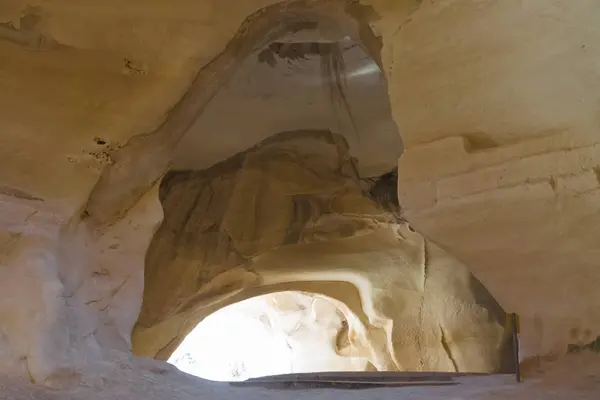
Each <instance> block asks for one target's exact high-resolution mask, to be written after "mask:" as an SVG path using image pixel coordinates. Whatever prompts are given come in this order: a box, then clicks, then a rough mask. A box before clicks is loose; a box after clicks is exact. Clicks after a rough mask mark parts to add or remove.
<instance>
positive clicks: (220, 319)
mask: <svg viewBox="0 0 600 400" xmlns="http://www.w3.org/2000/svg"><path fill="white" fill-rule="evenodd" d="M350 320H352V318H350ZM349 324H350V322H349V321H348V319H347V317H346V315H345V314H344V312H343V310H340V309H339V308H337V307H336V304H335V301H332V299H330V298H328V297H326V296H323V295H318V294H313V293H306V292H293V291H286V292H274V293H270V294H266V295H262V296H257V297H253V298H250V299H247V300H244V301H241V302H239V303H235V304H232V305H229V306H227V307H224V308H222V309H220V310H219V311H217V312H215V313H213V314H211V315H209V316H208V317H206V319H204V320H203V321H202V322H200V323H199V324H198V325H197V326H196V327H195V328H194V329H193V330H192V331H191V332H190V333H189V335H188V336H187V337H186V338H185V339H184V340H183V341H182V343H181V344H180V345H179V347H178V348H177V349H176V350H175V351H174V352H173V354H172V355H171V357H170V358H169V360H168V361H169V362H170V363H171V364H173V365H175V366H176V367H178V368H179V369H181V370H182V371H184V372H187V373H190V374H192V375H195V376H198V377H200V378H204V379H210V380H216V381H238V380H246V379H249V378H256V377H262V376H269V375H281V374H290V373H305V372H321V371H364V370H365V369H367V366H368V364H369V361H368V360H367V358H366V357H361V356H360V354H359V350H358V349H357V348H355V347H354V346H353V345H352V343H351V340H350V337H349V333H350V330H349ZM207 361H210V362H207Z"/></svg>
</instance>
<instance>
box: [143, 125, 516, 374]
mask: <svg viewBox="0 0 600 400" xmlns="http://www.w3.org/2000/svg"><path fill="white" fill-rule="evenodd" d="M390 190H392V191H393V190H395V186H391V187H390ZM161 197H162V199H161V200H162V203H163V207H164V209H165V219H164V221H163V224H162V225H161V227H160V228H159V230H158V231H157V233H156V235H155V236H154V239H153V241H152V244H151V245H150V249H149V252H148V256H147V260H146V272H145V291H144V302H143V305H142V311H141V314H140V319H139V320H138V323H137V326H136V329H135V331H134V335H133V344H134V351H136V352H137V353H138V354H144V355H149V356H157V357H159V358H167V357H169V355H170V354H171V352H172V351H173V350H174V349H175V347H176V346H177V345H178V343H179V342H180V341H181V340H182V339H183V337H184V336H185V334H187V332H189V330H191V329H192V328H193V327H194V326H195V324H196V323H197V322H199V321H200V320H201V319H202V317H203V316H206V315H207V314H209V313H210V312H212V311H214V310H216V309H218V308H220V307H223V306H225V305H227V304H231V303H232V302H234V301H239V300H241V299H243V298H248V297H251V296H252V295H255V294H256V293H259V292H260V291H261V290H273V289H272V288H276V287H277V286H276V285H286V286H287V287H289V288H298V289H299V290H303V291H306V292H313V293H317V294H324V295H327V296H330V297H332V298H333V299H336V300H338V301H341V302H342V303H343V304H344V305H345V307H346V309H347V313H349V314H350V313H352V314H353V315H354V316H356V317H354V318H349V321H350V329H351V330H352V332H353V334H354V335H356V341H357V342H358V343H357V344H356V346H358V347H360V348H361V350H362V352H361V354H360V355H361V356H364V357H367V358H368V359H369V361H370V362H371V363H372V364H373V365H374V366H375V367H376V368H377V369H379V370H439V371H469V372H491V371H510V370H511V368H512V365H511V361H510V360H511V359H512V353H511V346H510V342H511V341H510V340H508V339H509V338H508V337H507V333H508V331H507V329H506V327H505V326H504V324H505V314H504V312H503V311H502V309H501V308H500V307H499V306H498V305H497V303H495V301H494V300H493V298H492V297H491V296H490V295H489V293H488V292H487V291H486V289H485V288H484V287H483V286H482V285H481V284H480V283H479V282H478V281H477V280H476V279H475V278H474V277H473V276H472V275H471V274H470V273H469V272H468V270H467V269H466V268H465V267H464V266H463V265H462V264H460V263H459V262H458V261H456V260H455V259H453V258H452V257H450V256H448V255H447V254H446V253H445V252H443V251H442V250H441V249H439V248H438V247H437V246H436V245H435V244H433V243H429V242H427V241H426V240H425V239H424V238H423V237H422V236H421V235H420V234H419V233H417V232H415V231H414V230H412V228H410V226H409V225H408V224H407V223H405V222H402V221H401V220H400V215H399V209H397V208H396V209H395V210H394V209H385V208H383V207H382V205H381V204H379V203H378V202H377V201H375V200H374V198H373V196H372V195H370V193H369V192H365V191H364V190H363V189H362V187H361V185H360V182H359V179H358V176H357V174H356V169H355V168H354V166H353V164H352V162H351V159H350V157H349V156H348V149H347V147H346V146H345V142H344V141H343V140H342V139H341V138H340V137H338V136H336V135H331V134H327V133H326V132H308V133H302V132H296V133H285V134H281V135H278V136H274V137H273V138H271V139H269V140H268V141H267V142H263V143H261V144H259V145H258V146H256V147H255V148H253V149H251V150H249V151H247V152H246V153H243V154H240V155H239V156H236V157H235V158H233V159H230V160H228V161H226V162H223V163H221V164H218V165H216V166H214V167H212V168H210V169H208V170H207V171H204V172H187V173H186V172H174V173H171V174H169V175H168V176H167V177H166V178H165V181H164V182H163V184H162V187H161ZM315 281H318V282H327V283H328V284H329V286H328V288H327V289H326V291H324V292H320V290H323V289H322V288H319V287H318V286H315V288H314V289H311V286H312V285H313V284H314V282H315ZM337 282H341V283H349V284H351V286H350V287H348V286H346V285H343V284H339V283H337ZM338 286H339V289H338ZM270 288H271V289H270ZM346 288H347V289H346ZM344 289H346V290H344ZM348 289H350V290H348ZM352 289H353V290H352ZM357 296H358V297H359V299H358V301H357Z"/></svg>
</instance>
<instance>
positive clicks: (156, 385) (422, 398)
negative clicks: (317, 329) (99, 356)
mask: <svg viewBox="0 0 600 400" xmlns="http://www.w3.org/2000/svg"><path fill="white" fill-rule="evenodd" d="M544 369H545V370H544V372H543V373H542V374H538V376H536V377H530V378H528V379H527V380H526V381H525V382H524V383H522V384H517V383H516V382H515V381H514V380H513V379H512V378H511V377H506V376H492V377H468V378H464V379H461V380H460V382H461V384H460V385H456V386H450V387H449V386H446V387H429V388H381V389H366V390H339V389H310V390H272V389H264V388H253V387H246V388H244V387H234V386H230V385H229V384H226V383H216V382H209V381H203V380H200V379H198V378H195V377H192V376H190V375H186V374H183V373H180V372H178V371H177V370H176V369H174V368H173V367H170V366H168V365H165V364H163V363H158V362H154V361H152V360H143V359H136V358H121V359H119V360H117V361H114V360H113V361H110V362H106V363H104V364H102V365H101V366H99V367H98V368H97V374H96V376H95V377H94V378H90V379H87V380H85V381H83V382H81V384H80V385H79V386H78V387H76V388H73V389H70V390H50V389H46V388H43V387H40V386H34V385H31V384H29V383H27V382H24V381H18V380H14V379H8V378H4V379H2V378H0V399H2V400H4V399H7V400H8V399H10V400H34V399H35V400H59V399H60V400H71V399H72V400H109V399H110V400H113V399H140V400H158V399H161V400H162V399H169V400H188V399H189V400H191V399H194V400H197V399H211V400H212V399H215V400H216V399H228V400H229V399H237V398H239V399H244V400H259V399H260V400H270V399H281V398H283V397H285V398H286V399H290V400H291V399H303V400H326V399H330V398H332V397H338V398H341V397H342V396H343V399H344V400H359V399H360V400H363V399H365V398H369V399H372V400H383V399H415V400H417V399H418V400H429V399H432V398H443V399H485V400H493V399H528V400H529V399H544V400H546V399H568V400H576V399H594V400H597V399H600V356H598V355H594V354H591V353H590V354H580V355H577V356H567V357H564V358H563V359H562V360H560V361H558V362H556V363H554V364H551V365H546V366H545V368H544Z"/></svg>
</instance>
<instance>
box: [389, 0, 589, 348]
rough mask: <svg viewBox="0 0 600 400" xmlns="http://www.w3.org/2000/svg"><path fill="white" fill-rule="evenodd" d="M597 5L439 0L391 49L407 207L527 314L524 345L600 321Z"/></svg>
mask: <svg viewBox="0 0 600 400" xmlns="http://www.w3.org/2000/svg"><path fill="white" fill-rule="evenodd" d="M596 15H597V3H595V2H593V1H581V2H577V3H572V2H568V1H527V2H525V3H523V2H518V1H510V0H509V1H502V2H477V1H446V2H436V3H435V4H427V6H423V7H421V9H419V10H418V11H416V12H415V13H414V14H413V15H412V16H411V21H410V22H409V23H408V24H406V25H405V26H403V28H402V29H401V30H400V31H399V32H398V33H397V35H396V36H395V39H394V43H393V44H391V45H390V46H387V49H388V50H389V51H388V52H387V57H384V59H385V60H386V62H388V63H393V65H394V68H393V70H392V72H391V73H389V74H388V79H389V85H390V87H391V88H402V90H398V91H394V90H391V91H390V101H391V102H392V107H393V110H394V117H395V119H396V122H397V123H398V125H399V128H400V131H401V132H402V137H403V140H404V143H405V147H406V149H405V152H404V154H403V156H402V157H401V158H400V160H399V184H398V186H399V199H400V202H401V203H402V204H403V206H404V208H405V212H406V215H407V218H408V219H409V220H410V221H411V222H412V223H413V224H414V225H415V226H416V227H417V229H419V230H421V231H422V232H423V233H424V234H425V235H426V236H427V237H429V238H431V239H432V240H435V241H436V242H438V243H440V244H441V245H443V246H444V248H445V249H447V250H449V251H451V252H452V253H453V254H455V255H456V256H457V257H459V258H460V259H461V260H462V261H464V262H465V263H466V264H467V265H469V267H470V269H471V270H472V271H473V272H474V274H475V275H476V276H477V277H478V278H480V279H481V280H482V281H483V282H484V283H485V284H486V286H487V287H488V288H489V289H490V291H491V292H492V293H494V295H495V296H496V297H497V299H498V300H499V301H500V303H501V304H502V305H503V306H504V307H505V308H506V309H508V310H511V311H515V312H517V313H519V314H520V315H521V318H522V328H523V337H522V339H523V346H522V351H523V356H524V357H527V356H531V355H534V354H539V353H542V354H546V353H549V352H555V353H557V354H564V352H565V351H566V349H567V346H568V344H569V343H581V344H583V343H588V342H590V341H592V340H593V339H594V338H595V337H596V336H597V334H598V332H600V325H599V324H600V322H599V321H600V319H599V317H600V297H599V296H598V295H597V287H598V283H599V282H600V269H598V256H599V255H600V253H599V251H600V248H599V247H598V241H597V239H596V237H597V236H598V231H597V227H598V226H600V225H599V223H600V213H599V211H600V209H599V207H600V201H599V197H598V196H600V190H599V187H600V180H599V179H598V178H599V177H600V174H598V171H599V165H600V152H599V151H598V150H599V147H598V146H599V145H598V143H599V141H600V137H599V136H598V122H599V119H598V110H597V106H596V105H597V104H598V101H600V97H599V94H598V93H599V92H598V91H597V88H598V83H599V82H600V79H599V78H600V74H599V72H598V71H599V70H598V64H597V61H596V55H597V54H598V50H600V48H599V47H598V38H599V36H600V30H599V28H598V25H597V23H596V22H593V21H596ZM432 27H435V29H434V28H432ZM449 32H451V34H449ZM473 32H479V34H473ZM437 65H443V68H437V67H435V66H437ZM417 76H421V77H422V78H423V79H415V77H417Z"/></svg>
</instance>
